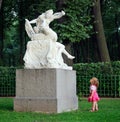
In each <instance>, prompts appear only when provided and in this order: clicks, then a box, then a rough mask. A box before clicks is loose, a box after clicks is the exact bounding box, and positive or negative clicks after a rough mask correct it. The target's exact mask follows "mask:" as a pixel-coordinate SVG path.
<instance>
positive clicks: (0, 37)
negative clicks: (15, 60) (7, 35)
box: [0, 0, 4, 63]
mask: <svg viewBox="0 0 120 122" xmlns="http://www.w3.org/2000/svg"><path fill="white" fill-rule="evenodd" d="M1 4H2V0H1V1H0V63H2V61H3V45H4V43H3V35H4V33H3V32H4V28H3V25H4V23H3V21H4V20H3V8H1Z"/></svg>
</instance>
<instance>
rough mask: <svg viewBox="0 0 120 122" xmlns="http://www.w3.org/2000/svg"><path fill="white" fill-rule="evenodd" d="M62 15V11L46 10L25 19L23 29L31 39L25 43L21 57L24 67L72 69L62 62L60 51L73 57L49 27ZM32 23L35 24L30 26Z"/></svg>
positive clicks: (70, 57) (63, 13)
mask: <svg viewBox="0 0 120 122" xmlns="http://www.w3.org/2000/svg"><path fill="white" fill-rule="evenodd" d="M64 15H65V12H64V11H61V12H57V13H53V10H48V11H46V12H45V13H42V14H41V15H39V16H38V18H37V19H34V20H32V21H29V20H28V19H26V22H25V29H26V32H27V34H28V36H29V37H30V39H31V41H29V42H28V43H27V49H26V52H25V55H24V58H23V60H24V61H25V68H26V69H41V68H62V69H69V70H72V67H70V66H67V64H65V63H64V60H63V57H62V53H64V54H65V55H66V56H67V57H68V58H69V59H71V60H72V59H74V58H75V57H74V56H72V55H70V54H69V53H68V52H67V51H66V50H65V46H64V45H63V44H61V43H59V42H57V39H58V37H57V33H56V32H54V31H53V30H52V29H51V28H50V27H49V24H50V23H51V22H52V21H53V20H54V19H59V18H61V17H62V16H64ZM33 23H35V24H36V26H34V27H32V25H31V24H33Z"/></svg>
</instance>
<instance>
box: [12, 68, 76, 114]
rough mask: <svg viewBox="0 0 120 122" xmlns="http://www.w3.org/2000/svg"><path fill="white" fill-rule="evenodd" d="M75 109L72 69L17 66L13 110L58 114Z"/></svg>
mask: <svg viewBox="0 0 120 122" xmlns="http://www.w3.org/2000/svg"><path fill="white" fill-rule="evenodd" d="M76 109H78V98H77V95H76V71H74V70H65V69H17V70H16V97H15V99H14V110H15V111H34V112H35V111H37V112H45V113H61V112H65V111H71V110H76Z"/></svg>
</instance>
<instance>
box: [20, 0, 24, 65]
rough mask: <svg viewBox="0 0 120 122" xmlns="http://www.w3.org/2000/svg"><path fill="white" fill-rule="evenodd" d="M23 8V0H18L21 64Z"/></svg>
mask: <svg viewBox="0 0 120 122" xmlns="http://www.w3.org/2000/svg"><path fill="white" fill-rule="evenodd" d="M23 11H24V8H23V0H21V1H19V41H20V55H19V56H20V57H19V63H20V64H21V65H22V64H23V42H24V38H23V36H24V21H23V16H24V14H23V13H24V12H23Z"/></svg>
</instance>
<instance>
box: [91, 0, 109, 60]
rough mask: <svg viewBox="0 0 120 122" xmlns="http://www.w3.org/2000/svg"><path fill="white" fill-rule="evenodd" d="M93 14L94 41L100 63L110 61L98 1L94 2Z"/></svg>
mask: <svg viewBox="0 0 120 122" xmlns="http://www.w3.org/2000/svg"><path fill="white" fill-rule="evenodd" d="M93 14H94V27H95V33H96V39H97V43H98V48H99V52H100V57H101V61H103V62H106V61H110V56H109V52H108V48H107V43H106V38H105V34H104V27H103V22H102V16H101V8H100V0H94V6H93Z"/></svg>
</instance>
